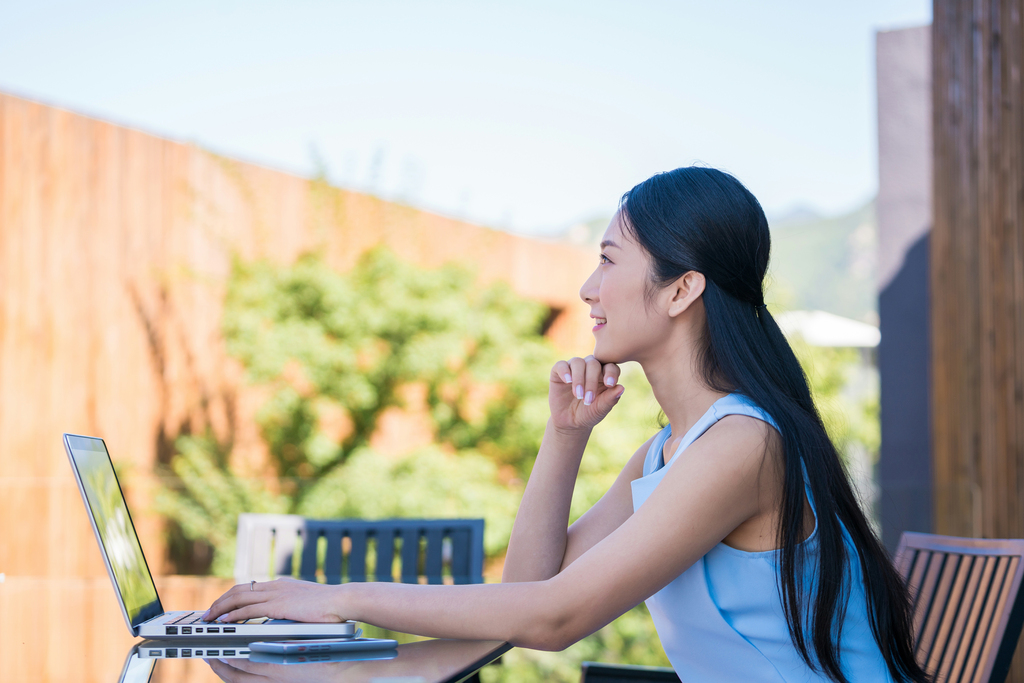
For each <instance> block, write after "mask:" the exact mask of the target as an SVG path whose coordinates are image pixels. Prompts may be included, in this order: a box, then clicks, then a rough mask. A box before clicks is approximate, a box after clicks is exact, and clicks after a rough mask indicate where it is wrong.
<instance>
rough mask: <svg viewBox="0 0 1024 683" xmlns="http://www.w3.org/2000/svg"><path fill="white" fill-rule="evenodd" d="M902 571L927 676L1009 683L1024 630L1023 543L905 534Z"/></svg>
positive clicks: (899, 561) (899, 566)
mask: <svg viewBox="0 0 1024 683" xmlns="http://www.w3.org/2000/svg"><path fill="white" fill-rule="evenodd" d="M896 568H897V569H898V570H899V572H900V574H902V575H903V576H904V577H906V578H907V584H908V586H909V588H910V596H911V599H912V600H913V602H914V640H915V642H916V643H917V661H918V662H920V663H921V665H922V666H924V668H925V670H926V671H928V672H929V673H931V674H933V675H935V677H936V680H937V681H950V682H957V681H978V682H980V683H1001V682H1002V681H1004V680H1005V679H1006V674H1007V672H1008V671H1009V669H1010V661H1011V660H1012V659H1013V651H1014V649H1015V648H1016V647H1017V639H1018V638H1019V637H1020V633H1021V626H1022V624H1024V592H1022V591H1021V590H1020V588H1021V579H1022V577H1024V540H1018V539H1014V540H996V539H980V538H956V537H953V536H935V535H932V534H919V533H910V532H907V533H905V534H903V537H902V538H901V539H900V545H899V548H898V549H897V550H896Z"/></svg>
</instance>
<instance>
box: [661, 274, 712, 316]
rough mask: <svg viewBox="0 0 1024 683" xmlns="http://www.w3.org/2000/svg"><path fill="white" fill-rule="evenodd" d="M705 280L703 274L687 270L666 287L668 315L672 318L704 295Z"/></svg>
mask: <svg viewBox="0 0 1024 683" xmlns="http://www.w3.org/2000/svg"><path fill="white" fill-rule="evenodd" d="M706 284H707V280H705V279H704V274H703V273H698V272H697V271H696V270H688V271H687V272H685V273H683V275H682V276H681V277H680V278H679V279H678V280H676V281H675V282H673V283H672V284H670V285H669V286H668V287H666V290H667V292H668V294H669V295H670V298H669V300H668V315H669V317H670V318H674V317H676V316H677V315H679V314H681V313H683V312H684V311H686V310H687V309H688V308H690V306H691V305H692V304H693V302H694V301H696V300H697V299H698V298H700V295H701V294H703V293H704V287H705V285H706Z"/></svg>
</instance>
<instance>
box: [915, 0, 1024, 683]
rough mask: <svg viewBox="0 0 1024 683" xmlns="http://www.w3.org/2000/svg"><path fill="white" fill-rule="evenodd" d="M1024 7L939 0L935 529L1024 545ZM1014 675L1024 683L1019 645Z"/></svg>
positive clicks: (1020, 2) (1012, 1)
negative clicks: (1013, 540)
mask: <svg viewBox="0 0 1024 683" xmlns="http://www.w3.org/2000/svg"><path fill="white" fill-rule="evenodd" d="M1022 13H1024V0H974V1H970V0H936V2H935V4H934V23H933V28H932V48H933V53H932V64H933V83H934V150H935V159H934V169H935V175H934V178H935V186H934V221H935V222H934V228H933V230H932V238H931V240H932V241H931V291H932V303H931V320H932V386H933V395H932V406H933V413H932V424H933V427H932V429H933V431H932V437H933V447H934V459H933V472H934V483H935V488H934V502H935V507H934V510H935V531H936V532H937V533H940V534H951V535H957V536H976V537H986V538H1021V537H1024V168H1022V164H1024V93H1022V83H1021V72H1022V70H1024V60H1022V54H1024V32H1022ZM1008 680H1015V681H1024V666H1022V658H1021V656H1020V649H1019V648H1018V657H1017V659H1016V660H1015V662H1014V667H1013V669H1012V670H1011V675H1010V678H1009V679H1008Z"/></svg>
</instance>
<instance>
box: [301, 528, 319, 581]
mask: <svg viewBox="0 0 1024 683" xmlns="http://www.w3.org/2000/svg"><path fill="white" fill-rule="evenodd" d="M319 543H320V530H319V529H318V528H316V527H315V526H313V527H311V526H309V525H306V526H305V527H303V530H302V557H301V558H300V561H299V578H300V579H302V580H303V581H316V570H317V566H316V555H317V552H316V551H317V546H318V545H319Z"/></svg>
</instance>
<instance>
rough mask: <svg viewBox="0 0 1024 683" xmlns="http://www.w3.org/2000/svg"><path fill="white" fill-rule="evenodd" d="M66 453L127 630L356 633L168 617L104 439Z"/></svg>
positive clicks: (250, 636) (73, 438) (280, 622)
mask: <svg viewBox="0 0 1024 683" xmlns="http://www.w3.org/2000/svg"><path fill="white" fill-rule="evenodd" d="M64 448H65V449H66V450H67V452H68V457H69V458H70V459H71V469H72V470H74V472H75V479H77V480H78V488H79V490H80V491H81V492H82V499H83V500H84V501H85V509H86V510H87V511H88V512H89V521H90V522H92V528H93V531H94V532H96V540H97V541H99V544H100V553H101V554H102V555H103V562H104V563H105V564H106V565H107V572H108V573H109V574H110V580H111V581H112V582H113V584H114V592H115V593H116V594H117V599H118V601H119V602H120V603H121V612H122V614H124V620H125V622H126V623H127V624H128V628H129V629H131V632H132V633H133V634H134V635H136V636H142V637H143V638H159V639H167V638H180V637H185V638H196V637H199V638H228V639H246V640H254V639H270V638H276V639H285V638H324V637H335V638H338V637H347V636H352V635H354V634H355V632H356V623H355V622H354V621H344V622H341V623H335V624H310V623H303V622H297V621H289V620H285V619H266V618H260V619H249V620H247V621H244V622H238V623H222V622H216V621H211V622H206V621H203V620H202V619H201V618H200V617H202V615H203V614H204V613H205V612H206V609H205V608H204V609H199V610H193V611H184V612H165V611H164V608H163V605H161V604H160V597H159V596H158V595H157V593H156V586H155V585H154V584H153V577H152V575H151V574H150V573H149V565H147V564H146V558H145V556H144V555H143V554H142V546H141V545H140V544H139V537H138V534H136V533H135V525H133V524H132V517H131V514H130V513H129V512H128V505H127V503H125V500H124V494H123V493H121V485H120V484H119V483H118V482H117V475H116V474H114V466H113V464H112V463H111V461H110V454H109V453H108V452H107V447H106V444H104V443H103V439H99V438H96V437H92V436H77V435H75V434H65V435H64Z"/></svg>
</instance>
